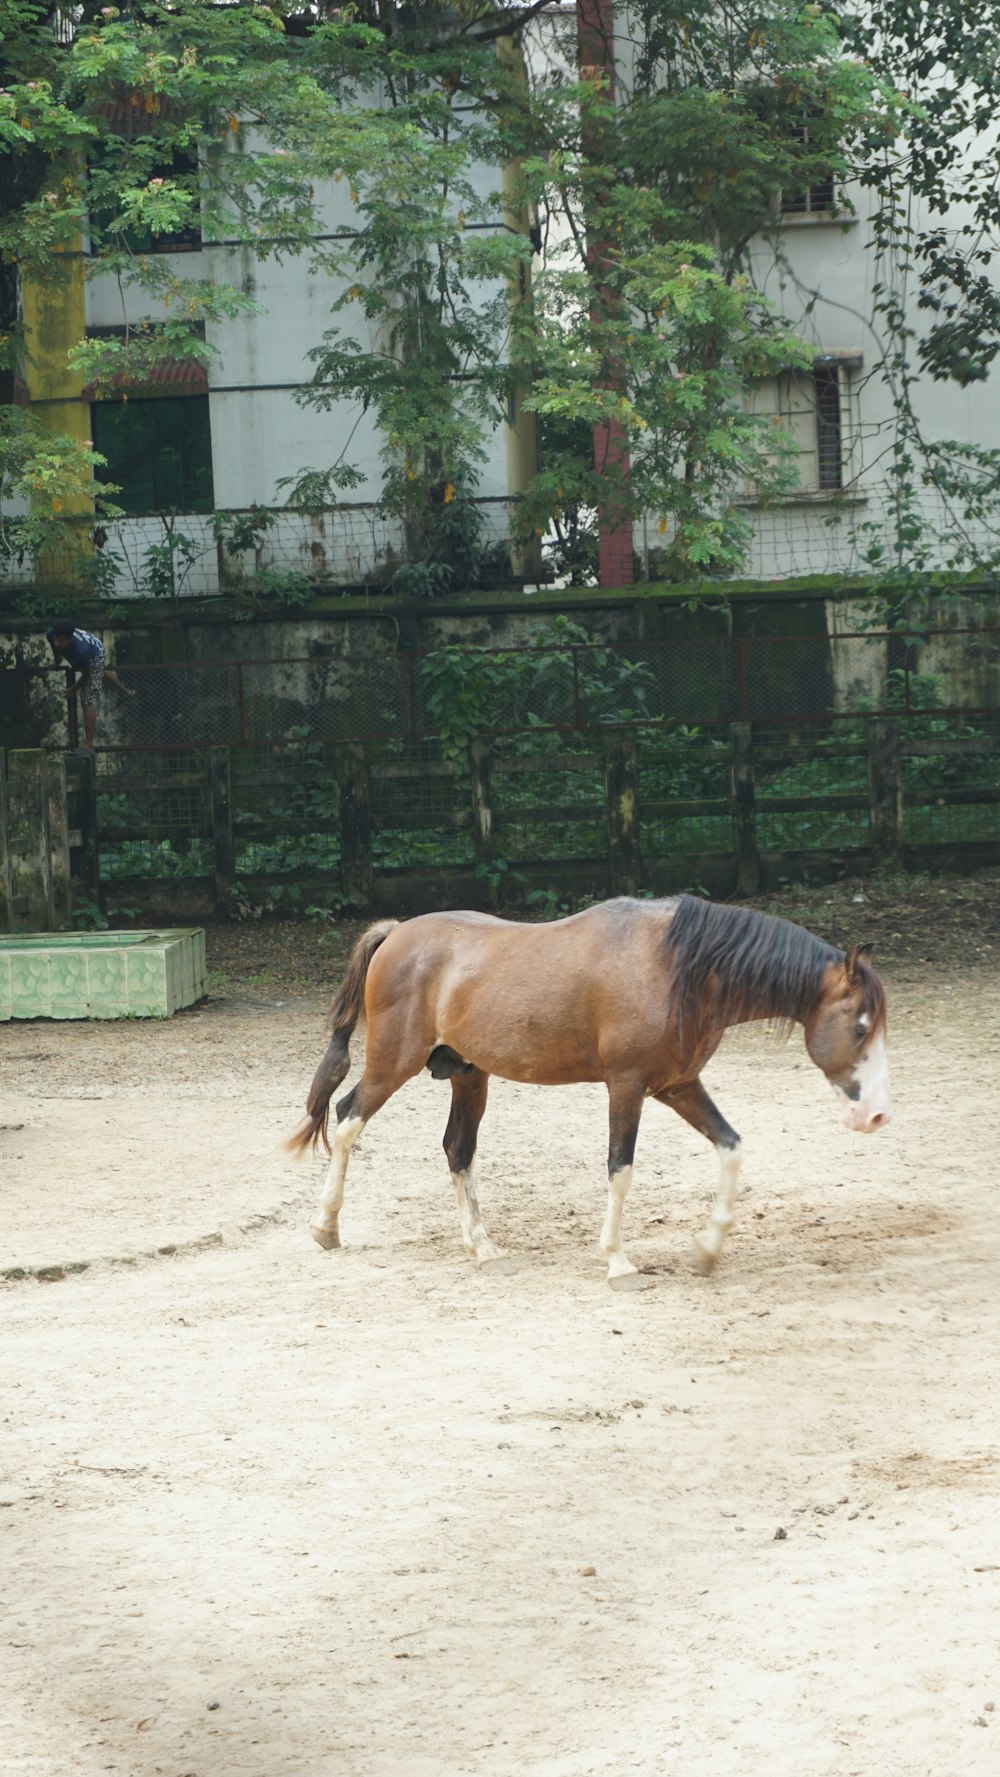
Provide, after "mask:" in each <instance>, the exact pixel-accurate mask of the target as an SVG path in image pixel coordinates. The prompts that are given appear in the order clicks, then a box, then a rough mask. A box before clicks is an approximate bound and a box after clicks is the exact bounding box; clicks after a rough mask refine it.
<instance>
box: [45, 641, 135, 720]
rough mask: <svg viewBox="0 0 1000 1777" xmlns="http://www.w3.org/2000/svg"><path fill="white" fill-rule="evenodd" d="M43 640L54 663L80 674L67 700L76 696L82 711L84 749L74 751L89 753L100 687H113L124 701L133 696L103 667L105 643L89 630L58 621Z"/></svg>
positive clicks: (117, 678) (110, 670) (126, 687)
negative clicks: (105, 685)
mask: <svg viewBox="0 0 1000 1777" xmlns="http://www.w3.org/2000/svg"><path fill="white" fill-rule="evenodd" d="M45 636H46V640H47V641H48V644H49V647H50V648H51V649H52V652H53V654H54V655H55V658H56V661H57V662H58V663H59V664H60V665H65V666H71V667H74V668H75V669H76V671H77V672H78V673H79V674H80V677H79V678H78V679H71V680H70V682H69V684H68V685H67V686H66V696H67V697H76V696H77V694H79V698H80V703H81V706H82V708H83V745H82V746H80V747H78V748H77V751H78V752H80V753H92V752H93V750H94V735H95V733H96V732H97V705H98V703H99V702H100V698H101V687H102V686H103V685H104V684H105V683H107V684H109V685H113V686H114V688H115V690H116V691H120V692H121V694H122V696H123V697H134V696H135V692H134V691H130V690H129V688H128V686H127V685H123V684H122V682H121V680H120V678H119V677H118V674H117V673H116V672H115V671H114V669H113V668H112V667H110V666H107V665H106V664H105V656H104V643H103V642H101V641H99V640H98V638H97V636H92V635H91V633H90V631H89V629H78V628H77V626H76V624H75V623H73V621H72V620H71V619H70V618H69V617H57V618H56V620H55V622H54V623H53V624H52V627H51V628H50V629H47V630H46V631H45Z"/></svg>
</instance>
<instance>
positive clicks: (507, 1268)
mask: <svg viewBox="0 0 1000 1777" xmlns="http://www.w3.org/2000/svg"><path fill="white" fill-rule="evenodd" d="M479 1269H480V1271H484V1272H485V1273H486V1276H487V1277H513V1275H514V1273H515V1271H516V1270H517V1269H518V1265H517V1260H516V1259H508V1258H506V1257H505V1256H504V1254H503V1253H498V1254H497V1255H496V1257H495V1258H492V1259H481V1260H480V1262H479Z"/></svg>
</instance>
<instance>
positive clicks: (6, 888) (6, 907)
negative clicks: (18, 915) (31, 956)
mask: <svg viewBox="0 0 1000 1777" xmlns="http://www.w3.org/2000/svg"><path fill="white" fill-rule="evenodd" d="M0 930H3V931H5V932H12V931H13V930H14V884H13V881H12V879H11V873H10V847H9V845H8V844H7V771H6V768H5V766H4V758H3V750H2V749H0Z"/></svg>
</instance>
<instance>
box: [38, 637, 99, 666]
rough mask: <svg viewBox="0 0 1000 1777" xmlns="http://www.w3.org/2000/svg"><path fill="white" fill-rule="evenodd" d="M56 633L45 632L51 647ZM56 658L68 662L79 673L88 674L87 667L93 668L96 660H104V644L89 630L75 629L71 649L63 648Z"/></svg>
mask: <svg viewBox="0 0 1000 1777" xmlns="http://www.w3.org/2000/svg"><path fill="white" fill-rule="evenodd" d="M54 633H55V632H54V630H51V629H47V630H46V631H45V636H46V640H47V641H48V643H49V645H50V646H51V643H52V637H53V635H54ZM56 658H57V659H59V660H65V661H67V662H68V663H69V665H70V666H75V667H76V670H77V672H79V673H82V672H86V670H87V667H88V666H93V664H94V661H95V660H103V659H104V643H103V642H99V641H98V639H97V637H96V636H92V635H91V633H90V631H89V629H74V631H73V634H72V636H71V637H70V643H69V647H68V648H61V649H60V650H59V653H58V655H57V656H56Z"/></svg>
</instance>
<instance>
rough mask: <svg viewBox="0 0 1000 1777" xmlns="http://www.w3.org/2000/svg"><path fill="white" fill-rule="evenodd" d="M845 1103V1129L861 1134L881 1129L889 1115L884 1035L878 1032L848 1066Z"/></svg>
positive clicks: (887, 1060) (872, 1133) (871, 1133)
mask: <svg viewBox="0 0 1000 1777" xmlns="http://www.w3.org/2000/svg"><path fill="white" fill-rule="evenodd" d="M846 1092H847V1105H846V1107H845V1110H844V1122H845V1123H846V1124H847V1127H848V1129H859V1130H860V1131H861V1133H862V1134H863V1135H874V1134H875V1132H876V1130H878V1129H883V1128H884V1127H885V1125H886V1124H887V1123H888V1121H889V1118H890V1117H891V1116H892V1101H891V1099H890V1097H889V1058H888V1056H887V1055H886V1052H885V1037H884V1036H883V1035H882V1032H881V1031H879V1032H878V1033H877V1035H876V1036H874V1037H872V1039H871V1042H870V1043H869V1045H868V1047H867V1049H866V1050H865V1051H864V1053H863V1054H862V1055H860V1056H859V1057H858V1060H857V1061H856V1062H855V1064H854V1067H853V1068H852V1069H851V1084H850V1086H849V1087H847V1088H846Z"/></svg>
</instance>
